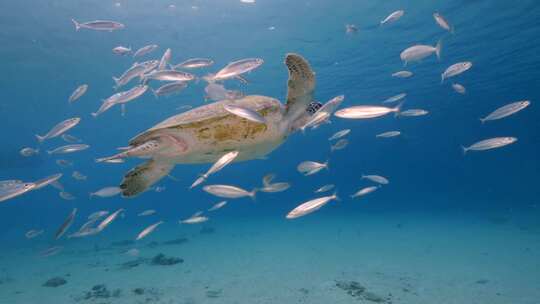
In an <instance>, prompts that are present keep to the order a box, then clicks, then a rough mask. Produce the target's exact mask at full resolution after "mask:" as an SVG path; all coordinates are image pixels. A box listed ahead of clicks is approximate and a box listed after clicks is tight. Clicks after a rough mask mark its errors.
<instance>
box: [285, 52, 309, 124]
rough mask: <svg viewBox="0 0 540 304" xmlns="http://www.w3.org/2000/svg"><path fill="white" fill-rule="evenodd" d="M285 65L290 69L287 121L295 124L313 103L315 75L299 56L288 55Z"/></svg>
mask: <svg viewBox="0 0 540 304" xmlns="http://www.w3.org/2000/svg"><path fill="white" fill-rule="evenodd" d="M285 64H286V65H287V69H289V81H288V82H287V113H286V119H287V120H289V122H291V123H294V121H296V120H297V119H298V118H300V117H302V116H304V113H305V111H306V109H307V108H308V107H309V105H310V103H311V102H312V101H313V90H314V89H315V73H314V72H313V71H312V70H311V67H310V66H309V63H308V62H307V61H306V60H305V59H304V58H303V57H302V56H300V55H298V54H287V57H286V58H285Z"/></svg>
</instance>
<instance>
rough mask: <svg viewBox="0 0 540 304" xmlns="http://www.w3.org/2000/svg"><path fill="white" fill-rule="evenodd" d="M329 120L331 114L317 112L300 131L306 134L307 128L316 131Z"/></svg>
mask: <svg viewBox="0 0 540 304" xmlns="http://www.w3.org/2000/svg"><path fill="white" fill-rule="evenodd" d="M329 119H330V114H328V113H326V112H319V111H317V112H315V114H313V116H311V117H310V119H309V120H308V121H307V122H306V123H305V124H304V125H303V126H301V127H300V130H301V131H302V132H304V131H305V130H306V129H307V128H312V129H315V128H317V127H318V126H320V125H321V124H323V123H325V122H328V121H329Z"/></svg>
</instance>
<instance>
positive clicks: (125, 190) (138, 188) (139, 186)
mask: <svg viewBox="0 0 540 304" xmlns="http://www.w3.org/2000/svg"><path fill="white" fill-rule="evenodd" d="M173 167H174V164H172V163H170V162H167V161H160V160H154V159H151V160H149V161H147V162H145V163H143V164H140V165H138V166H137V167H135V168H133V169H131V170H129V171H128V173H126V175H125V176H124V179H123V180H122V183H121V184H120V189H122V196H123V197H134V196H136V195H138V194H140V193H142V192H144V191H146V190H147V189H148V188H150V187H151V186H152V185H154V184H155V183H156V182H157V181H159V180H160V179H162V178H163V177H164V176H166V175H168V174H169V172H170V171H171V169H172V168H173Z"/></svg>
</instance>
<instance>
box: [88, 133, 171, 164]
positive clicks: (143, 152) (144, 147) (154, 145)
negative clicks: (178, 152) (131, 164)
mask: <svg viewBox="0 0 540 304" xmlns="http://www.w3.org/2000/svg"><path fill="white" fill-rule="evenodd" d="M175 144H176V142H175ZM162 146H163V145H162V143H161V142H160V140H158V139H155V140H154V139H151V140H148V141H146V142H144V143H142V144H140V145H137V146H128V147H126V148H125V149H123V150H125V151H123V152H120V153H117V154H115V155H113V156H109V157H102V158H98V159H96V162H98V163H100V162H106V161H111V160H114V159H122V158H126V157H140V156H147V155H151V154H152V153H154V152H156V151H159V150H160V149H161V148H162Z"/></svg>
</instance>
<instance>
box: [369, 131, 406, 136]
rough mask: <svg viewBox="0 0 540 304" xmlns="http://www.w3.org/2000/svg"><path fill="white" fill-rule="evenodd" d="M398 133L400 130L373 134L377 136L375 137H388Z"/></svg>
mask: <svg viewBox="0 0 540 304" xmlns="http://www.w3.org/2000/svg"><path fill="white" fill-rule="evenodd" d="M400 134H401V132H399V131H388V132H384V133H380V134H377V135H375V137H377V138H389V137H396V136H399V135H400Z"/></svg>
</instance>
